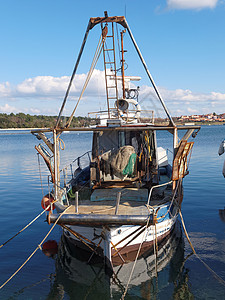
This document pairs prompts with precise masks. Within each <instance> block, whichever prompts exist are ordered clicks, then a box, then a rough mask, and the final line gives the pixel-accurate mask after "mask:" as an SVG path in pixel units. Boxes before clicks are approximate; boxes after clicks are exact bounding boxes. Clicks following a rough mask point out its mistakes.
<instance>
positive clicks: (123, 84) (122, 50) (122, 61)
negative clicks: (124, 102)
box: [120, 29, 126, 99]
mask: <svg viewBox="0 0 225 300" xmlns="http://www.w3.org/2000/svg"><path fill="white" fill-rule="evenodd" d="M125 32H126V30H125V29H124V30H123V31H121V33H120V34H121V53H122V60H121V63H122V88H123V99H125V98H126V95H125V80H124V49H123V34H124V33H125Z"/></svg>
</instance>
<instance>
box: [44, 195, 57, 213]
mask: <svg viewBox="0 0 225 300" xmlns="http://www.w3.org/2000/svg"><path fill="white" fill-rule="evenodd" d="M52 202H54V198H53V197H52V195H51V194H47V195H45V196H44V197H43V198H42V200H41V207H42V208H43V209H44V210H45V209H46V208H47V207H48V206H49V205H50V207H49V208H48V209H47V211H50V210H54V209H55V205H54V203H52Z"/></svg>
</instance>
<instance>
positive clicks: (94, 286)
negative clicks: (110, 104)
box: [0, 126, 225, 300]
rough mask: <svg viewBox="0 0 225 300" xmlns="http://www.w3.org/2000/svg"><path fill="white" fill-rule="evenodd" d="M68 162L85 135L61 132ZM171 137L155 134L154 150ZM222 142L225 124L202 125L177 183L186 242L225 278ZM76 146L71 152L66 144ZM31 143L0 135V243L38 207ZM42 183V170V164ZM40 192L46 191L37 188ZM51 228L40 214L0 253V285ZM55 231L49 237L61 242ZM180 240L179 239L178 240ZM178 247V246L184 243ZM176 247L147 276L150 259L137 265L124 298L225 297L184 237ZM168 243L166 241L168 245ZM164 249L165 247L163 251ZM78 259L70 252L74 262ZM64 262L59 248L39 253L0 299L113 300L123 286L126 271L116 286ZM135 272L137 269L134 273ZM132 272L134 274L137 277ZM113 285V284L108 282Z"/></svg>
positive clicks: (85, 142) (94, 271)
mask: <svg viewBox="0 0 225 300" xmlns="http://www.w3.org/2000/svg"><path fill="white" fill-rule="evenodd" d="M62 138H63V140H64V141H65V143H66V150H65V151H67V152H68V157H69V159H68V161H67V160H66V159H64V158H63V162H65V163H68V162H70V160H72V159H73V158H74V157H76V156H78V155H80V154H82V153H83V152H85V151H86V150H89V149H90V134H89V133H80V134H77V133H74V134H65V135H63V136H62ZM170 138H171V135H170V134H166V135H165V134H163V133H160V134H158V145H159V146H161V145H162V141H163V140H164V139H166V141H167V144H168V145H169V144H170V142H169V139H170ZM224 138H225V126H203V127H202V129H201V131H200V132H199V133H198V136H197V138H196V139H195V145H194V149H193V153H192V159H191V163H190V174H189V175H188V176H187V177H186V178H185V180H184V201H183V210H182V211H183V217H184V220H185V224H186V227H187V230H188V232H189V234H190V238H191V240H192V243H193V245H194V247H195V249H196V251H197V253H198V254H199V255H200V257H201V258H202V259H203V260H204V261H205V262H207V264H208V265H209V266H210V267H211V268H212V269H213V270H214V271H215V272H216V273H217V274H218V275H219V276H220V277H222V278H223V280H225V222H224V221H222V220H221V218H220V217H219V209H223V208H224V207H225V179H224V178H223V175H222V166H223V161H224V159H225V157H223V156H221V157H219V156H218V154H217V152H218V147H219V144H220V142H221V141H222V139H224ZM71 139H73V140H74V141H75V146H74V144H73V143H72V142H71ZM37 143H38V142H37V140H36V139H35V137H34V136H32V135H31V134H25V133H20V132H17V133H15V134H5V133H4V132H3V131H0V153H1V160H0V201H1V210H0V244H2V243H3V242H5V241H6V240H7V239H9V238H10V237H11V236H12V235H13V234H15V233H16V232H17V231H19V230H20V229H21V228H22V227H24V226H25V225H26V224H27V223H29V222H30V221H31V220H32V219H33V218H34V217H35V216H36V215H38V214H39V213H40V212H41V211H42V209H41V205H40V201H41V198H42V191H41V187H40V177H39V172H38V160H37V154H36V151H35V149H34V146H35V144H37ZM42 169H43V172H42V176H43V178H44V177H45V175H46V174H47V169H46V168H45V167H44V165H43V164H42ZM44 188H45V192H46V191H47V189H46V185H44ZM49 229H50V227H49V226H48V225H47V224H46V222H45V215H43V216H42V217H41V218H40V219H38V220H37V221H36V222H35V223H34V224H33V225H32V226H31V227H29V228H28V229H27V230H26V231H24V232H23V233H22V234H20V235H19V236H17V237H16V238H15V239H14V240H12V241H11V242H10V243H8V244H7V245H5V246H4V247H2V248H1V249H0V271H1V272H0V285H1V284H2V283H4V282H5V281H6V280H7V279H8V278H9V277H10V276H11V275H12V273H13V272H14V271H15V270H16V269H17V268H18V267H19V266H20V265H21V264H22V263H23V262H24V261H25V260H26V259H27V258H28V256H29V255H30V254H31V253H32V252H33V251H34V249H35V248H36V247H37V245H38V244H39V243H40V242H41V240H42V239H43V237H44V236H45V235H46V233H47V232H48V230H49ZM60 238H61V230H60V228H59V227H58V226H56V227H55V229H54V231H53V232H52V233H51V235H50V237H49V239H51V240H56V241H57V242H59V241H60ZM177 240H179V239H177ZM184 244H185V245H184ZM184 244H183V243H182V242H180V240H179V243H178V245H176V246H175V247H174V248H173V250H172V251H170V252H171V255H170V256H171V257H170V256H169V259H168V261H167V260H165V261H164V260H163V263H162V265H161V266H160V267H159V269H158V280H156V278H155V277H154V276H153V275H154V268H152V263H151V257H149V258H146V259H145V260H144V261H143V262H140V264H139V266H137V269H138V268H139V269H138V270H137V273H136V274H135V273H134V279H133V281H132V284H131V286H130V288H129V290H128V295H127V298H126V299H150V296H151V299H225V286H223V285H221V284H220V283H219V282H218V281H217V280H216V279H215V278H214V277H213V275H212V274H211V273H210V272H209V271H208V270H207V269H206V268H205V267H204V266H203V264H202V263H201V262H200V261H199V260H198V259H197V258H196V257H195V256H193V255H192V256H191V257H189V258H188V259H187V260H185V258H186V256H187V255H188V254H189V253H190V252H191V249H190V246H189V245H188V242H187V240H186V238H184ZM171 245H172V242H171ZM169 250H170V249H169ZM79 255H80V254H79V253H77V256H79ZM81 258H82V257H80V259H79V258H77V257H73V258H72V257H71V256H70V255H69V250H68V249H67V247H66V246H65V245H64V246H63V247H62V248H60V255H58V258H54V259H53V258H49V257H47V256H45V255H44V254H43V253H42V251H40V250H38V251H37V252H36V254H35V255H34V256H33V258H32V259H31V260H30V261H29V262H28V263H27V264H26V265H25V266H24V267H23V269H22V270H21V271H20V272H19V273H18V274H17V275H16V276H15V277H14V278H13V279H12V280H11V281H10V282H9V283H8V284H7V285H6V286H5V287H4V288H3V289H1V290H0V299H98V300H100V299H110V298H111V299H119V298H120V296H121V294H122V290H123V288H124V286H125V285H126V282H127V280H128V277H127V274H128V273H129V272H130V269H129V268H130V266H127V267H126V268H127V269H126V268H125V271H123V270H121V271H120V272H119V273H118V277H119V278H118V280H119V281H120V284H119V283H118V282H117V284H115V283H114V284H109V278H108V277H107V275H106V274H105V272H103V270H102V269H101V268H97V267H96V266H89V265H87V264H86V263H85V262H82V259H81ZM166 262H167V263H166ZM140 270H141V271H140ZM138 272H139V273H138ZM115 281H116V279H115Z"/></svg>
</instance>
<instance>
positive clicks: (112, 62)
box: [105, 61, 115, 64]
mask: <svg viewBox="0 0 225 300" xmlns="http://www.w3.org/2000/svg"><path fill="white" fill-rule="evenodd" d="M114 63H115V62H114V61H109V62H108V61H106V62H105V64H114Z"/></svg>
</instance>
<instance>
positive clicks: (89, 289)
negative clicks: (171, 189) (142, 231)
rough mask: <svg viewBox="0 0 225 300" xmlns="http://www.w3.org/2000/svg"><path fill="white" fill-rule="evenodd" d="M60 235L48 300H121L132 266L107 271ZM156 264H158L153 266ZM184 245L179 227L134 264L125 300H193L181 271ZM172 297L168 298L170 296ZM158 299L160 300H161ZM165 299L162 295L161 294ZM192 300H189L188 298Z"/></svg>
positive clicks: (186, 275) (100, 262) (185, 270)
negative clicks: (161, 299)
mask: <svg viewBox="0 0 225 300" xmlns="http://www.w3.org/2000/svg"><path fill="white" fill-rule="evenodd" d="M88 260H89V261H90V252H85V251H84V250H81V249H80V248H77V247H75V246H74V245H73V244H71V243H68V241H67V240H66V238H65V236H64V235H62V237H61V242H60V245H59V250H58V256H57V259H56V277H55V281H54V284H53V286H52V288H51V291H50V293H49V295H48V298H47V299H65V298H64V297H65V296H66V295H67V296H69V298H70V299H98V300H99V299H120V298H121V295H122V294H123V292H124V290H125V288H126V285H127V282H128V280H129V277H130V274H131V270H132V267H133V264H134V262H129V263H126V264H124V265H122V266H121V265H120V266H115V267H114V270H113V272H111V271H110V270H108V271H107V269H105V267H104V263H103V262H102V261H101V260H100V258H99V257H97V256H92V257H91V261H90V262H89V263H88ZM156 262H157V263H156ZM183 265H184V241H183V236H182V231H181V227H180V223H179V222H177V223H176V224H175V226H174V229H173V230H172V232H171V234H170V236H167V237H166V238H165V239H164V240H163V241H162V242H161V243H160V245H158V255H157V258H156V256H155V254H154V250H153V249H151V251H148V253H144V254H142V255H141V257H140V258H139V259H138V260H137V263H136V266H135V269H134V273H133V275H132V278H131V280H130V283H129V288H128V292H127V296H126V297H128V298H126V299H152V297H156V296H157V295H158V296H159V295H161V296H162V298H163V294H164V293H166V294H167V299H168V298H170V297H173V298H174V299H180V294H181V293H182V295H183V296H185V295H186V296H188V297H190V296H191V297H192V295H191V294H190V291H189V287H188V270H187V269H186V268H184V266H183ZM168 293H169V294H171V295H169V294H168ZM161 296H160V298H161ZM164 296H165V294H164ZM189 299H191V298H189Z"/></svg>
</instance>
